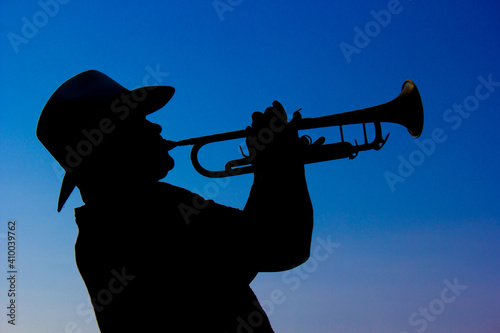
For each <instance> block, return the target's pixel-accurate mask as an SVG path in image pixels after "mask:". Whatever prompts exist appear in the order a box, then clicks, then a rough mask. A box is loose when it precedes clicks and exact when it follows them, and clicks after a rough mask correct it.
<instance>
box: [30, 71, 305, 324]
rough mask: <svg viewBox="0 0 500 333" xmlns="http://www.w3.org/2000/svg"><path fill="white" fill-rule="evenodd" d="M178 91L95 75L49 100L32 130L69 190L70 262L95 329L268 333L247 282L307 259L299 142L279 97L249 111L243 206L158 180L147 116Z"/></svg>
mask: <svg viewBox="0 0 500 333" xmlns="http://www.w3.org/2000/svg"><path fill="white" fill-rule="evenodd" d="M173 93H174V89H173V88H172V87H166V86H156V87H144V88H141V89H135V90H132V91H129V90H127V89H125V88H123V87H122V86H121V85H119V84H118V83H116V82H115V81H113V80H112V79H110V78H109V77H107V76H106V75H104V74H102V73H100V72H98V71H94V70H91V71H86V72H83V73H81V74H79V75H77V76H75V77H73V78H71V79H70V80H68V81H66V82H65V83H64V84H63V85H61V87H59V88H58V89H57V90H56V92H55V93H54V94H53V95H52V96H51V98H50V99H49V101H48V102H47V104H46V106H45V107H44V109H43V111H42V114H41V116H40V119H39V123H38V128H37V136H38V138H39V139H40V141H41V142H42V143H43V145H44V146H45V147H46V148H47V149H48V151H49V152H50V153H51V154H52V155H53V156H54V157H55V158H56V159H57V161H58V162H59V163H60V164H61V165H62V166H63V167H64V169H65V170H66V175H65V177H64V181H63V185H62V187H61V194H60V197H59V206H58V210H60V209H61V208H62V206H63V204H64V202H65V201H66V199H67V198H68V196H69V195H70V193H71V191H72V190H73V188H74V187H75V186H77V187H78V189H79V190H80V194H81V196H82V199H83V201H84V202H85V205H84V206H82V207H79V208H77V209H76V210H75V216H76V223H77V225H78V229H79V234H78V239H77V242H76V245H75V251H76V262H77V265H78V269H79V271H80V273H81V275H82V277H83V280H84V282H85V285H86V287H87V289H88V292H89V295H90V298H91V300H92V305H93V307H94V312H95V315H96V319H97V322H98V325H99V328H100V330H101V332H103V333H107V332H156V331H165V332H170V331H178V332H272V329H271V325H270V323H269V321H268V318H267V316H266V314H265V313H264V311H263V310H262V308H261V306H260V305H259V302H258V301H257V299H256V297H255V295H254V294H253V292H252V290H251V289H250V287H249V284H250V282H251V281H252V280H253V278H254V277H255V276H256V275H257V273H258V272H274V271H282V270H287V269H291V268H293V267H295V266H298V265H300V264H302V263H303V262H304V261H305V260H307V258H308V256H309V249H310V241H311V232H312V223H313V219H312V205H311V202H310V199H309V194H308V191H307V185H306V180H305V175H304V166H303V164H302V163H301V162H300V151H301V150H302V141H301V140H299V138H298V136H297V131H296V130H294V128H293V120H292V121H291V122H290V123H287V122H286V120H285V119H286V113H285V111H284V109H283V107H282V106H281V104H279V103H278V102H274V103H273V107H269V108H267V109H266V111H265V112H264V113H260V112H255V113H254V114H253V115H252V126H251V127H248V129H247V130H248V139H247V146H248V149H249V151H251V153H252V154H251V161H252V164H253V165H254V167H255V176H254V183H253V186H252V188H251V191H250V195H249V198H248V201H247V203H246V205H245V208H244V209H243V210H239V209H235V208H230V207H226V206H222V205H219V204H217V203H215V202H213V201H211V200H204V199H203V198H201V197H200V196H198V195H196V194H194V193H191V192H189V191H187V190H184V189H181V188H179V187H176V186H173V185H170V184H167V183H163V182H159V180H160V179H163V178H164V177H165V176H166V175H167V173H168V171H169V170H171V169H172V168H173V166H174V161H173V159H172V158H171V157H170V156H169V154H168V151H169V149H170V148H171V147H172V146H171V145H170V144H169V142H168V141H166V140H164V139H163V138H162V137H161V136H160V133H161V130H162V129H161V127H160V126H159V125H157V124H154V123H152V122H150V121H148V120H147V119H146V116H147V115H148V114H150V113H152V112H154V111H156V110H158V109H160V108H161V107H163V106H164V105H165V104H166V103H167V102H168V100H169V99H170V98H171V97H172V95H173Z"/></svg>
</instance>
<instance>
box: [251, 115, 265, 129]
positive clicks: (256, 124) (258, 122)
mask: <svg viewBox="0 0 500 333" xmlns="http://www.w3.org/2000/svg"><path fill="white" fill-rule="evenodd" d="M265 118H266V117H265V116H264V114H263V113H262V112H260V111H255V112H254V113H252V127H253V128H261V127H263V126H264V123H265Z"/></svg>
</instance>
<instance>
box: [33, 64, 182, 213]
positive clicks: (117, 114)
mask: <svg viewBox="0 0 500 333" xmlns="http://www.w3.org/2000/svg"><path fill="white" fill-rule="evenodd" d="M174 92H175V89H174V88H173V87H170V86H148V87H142V88H138V89H134V90H128V89H126V88H124V87H123V86H122V85H120V84H119V83H117V82H116V81H114V80H113V79H111V78H110V77H108V76H107V75H105V74H103V73H101V72H99V71H96V70H88V71H85V72H83V73H80V74H78V75H76V76H74V77H72V78H71V79H69V80H68V81H66V82H64V83H63V84H62V85H61V86H60V87H59V88H57V90H56V91H55V92H54V93H53V94H52V96H51V97H50V98H49V100H48V101H47V103H46V104H45V106H44V108H43V110H42V113H41V115H40V119H39V120H38V125H37V129H36V135H37V137H38V140H40V142H41V143H42V144H43V145H44V146H45V148H46V149H47V150H48V151H49V153H50V154H51V155H52V156H53V157H54V158H55V159H56V160H57V162H58V163H59V164H60V165H61V166H62V167H63V169H64V170H65V171H66V173H65V175H64V178H63V182H62V185H61V191H60V193H59V202H58V205H57V211H58V212H59V211H61V209H62V207H63V205H64V203H65V202H66V200H67V199H68V197H69V196H70V194H71V192H72V191H73V189H74V188H75V181H74V179H75V176H77V175H78V172H79V170H81V165H82V164H85V163H86V161H88V160H89V158H90V157H91V156H92V152H93V151H96V150H99V148H100V146H101V144H102V143H103V142H106V136H109V135H111V133H112V132H114V131H115V130H116V128H118V127H121V126H123V124H124V123H126V122H130V121H133V119H135V115H143V116H146V115H148V114H150V113H153V112H155V111H156V110H158V109H160V108H162V107H163V106H164V105H165V104H167V102H168V101H169V100H170V98H172V96H173V94H174Z"/></svg>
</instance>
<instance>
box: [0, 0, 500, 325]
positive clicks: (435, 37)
mask: <svg viewBox="0 0 500 333" xmlns="http://www.w3.org/2000/svg"><path fill="white" fill-rule="evenodd" d="M55 4H57V5H55ZM214 4H215V5H214ZM216 5H217V6H216ZM499 12H500V4H499V3H497V2H494V1H489V2H483V3H480V2H477V1H472V0H470V1H464V0H459V1H429V0H427V1H425V0H418V1H416V0H413V1H411V0H401V1H400V2H398V1H394V0H392V1H370V2H368V1H364V2H362V1H326V0H319V1H312V2H311V1H284V0H279V1H272V2H270V1H259V0H252V1H249V0H238V1H236V0H232V1H229V0H220V1H216V2H214V1H194V2H193V1H182V2H181V1H147V2H146V1H76V0H71V1H68V0H65V1H62V0H60V1H59V2H55V0H41V1H39V2H37V1H30V2H23V3H21V2H15V1H4V2H2V4H1V5H0V15H1V27H2V30H1V35H2V36H1V58H0V73H1V83H2V86H1V89H0V98H1V101H2V111H1V113H0V269H1V273H0V305H1V307H0V308H1V309H2V310H0V331H1V332H51V333H52V332H53V333H61V332H81V333H91V332H97V331H98V330H97V326H96V324H95V320H94V318H93V316H91V315H90V314H89V309H90V307H89V303H88V296H87V293H86V289H85V286H84V284H83V281H82V279H81V277H80V275H79V272H78V270H77V268H76V265H75V259H74V249H73V246H74V243H75V239H76V237H77V233H78V230H77V228H76V226H75V223H74V212H73V209H74V208H75V207H78V206H80V205H82V202H81V199H80V196H79V193H78V192H77V191H75V193H73V195H72V196H71V197H70V199H69V200H68V202H67V203H66V205H65V207H64V209H63V210H62V212H61V213H57V212H56V204H57V197H58V193H59V188H60V183H61V168H60V167H59V166H58V165H57V163H55V161H54V159H53V158H52V157H51V156H50V154H49V153H48V152H47V151H46V150H45V149H44V147H43V146H42V145H41V144H40V143H39V142H38V140H37V138H36V137H35V128H36V124H37V121H38V117H39V115H40V112H41V110H42V108H43V106H44V104H45V102H46V101H47V100H48V98H49V97H50V95H51V94H52V93H53V92H54V91H55V89H56V88H57V87H58V86H59V85H60V84H62V83H63V82H64V81H65V80H67V79H68V78H70V77H71V76H73V75H76V74H78V73H80V72H82V71H84V70H87V69H97V70H100V71H102V72H104V73H106V74H107V75H109V76H111V77H112V78H114V79H115V80H116V81H118V82H119V83H121V84H122V85H124V86H125V87H127V88H129V89H132V88H136V87H139V86H142V85H143V83H144V82H145V80H146V81H148V80H149V81H148V82H149V84H163V85H172V86H174V87H175V88H176V94H175V96H174V97H173V99H172V100H171V101H170V102H169V103H168V105H167V106H166V107H164V108H163V109H162V110H160V111H159V112H157V113H155V114H153V115H151V116H150V117H149V118H150V119H151V120H152V121H155V122H158V123H159V124H160V125H161V126H162V127H163V136H164V137H165V138H168V139H171V140H180V139H185V138H189V137H196V136H201V135H208V134H214V133H220V132H225V131H232V130H239V129H243V128H244V127H245V126H247V125H249V124H250V122H251V118H250V116H251V113H252V112H253V111H255V110H264V109H265V108H266V107H267V106H269V105H271V103H272V101H273V100H275V99H276V100H279V101H281V102H282V103H283V105H284V106H285V108H286V109H287V110H288V111H294V110H296V109H298V108H302V115H303V116H304V117H316V116H323V115H328V114H333V113H338V112H345V111H351V110H356V109H359V108H364V107H368V106H373V105H377V104H381V103H385V102H387V101H389V100H391V99H393V98H394V97H396V96H397V94H398V93H399V90H400V87H401V85H402V83H403V82H404V81H405V80H406V79H412V80H413V81H415V83H416V84H417V86H418V88H419V90H420V93H421V95H422V99H423V104H424V109H425V126H424V131H423V133H422V136H421V137H420V139H419V140H414V139H412V138H411V137H410V136H409V135H408V133H407V131H406V129H405V128H403V127H401V126H399V125H394V124H387V125H386V126H383V130H384V132H388V131H390V132H391V135H390V137H389V140H388V142H387V144H386V146H385V147H384V148H383V149H382V150H380V151H378V152H375V151H370V152H361V153H360V154H359V156H358V157H357V158H355V159H354V160H338V161H333V162H326V163H321V164H315V165H308V166H307V167H306V172H307V179H308V184H309V190H310V193H311V197H312V200H313V204H314V211H315V228H314V235H313V243H312V250H313V251H312V257H311V259H310V260H309V261H308V262H307V263H306V264H305V265H304V266H302V267H300V268H297V269H295V270H293V271H289V272H285V273H272V274H271V273H266V274H260V275H259V276H258V277H257V278H256V279H255V280H254V282H253V283H252V287H253V289H254V291H255V292H256V294H257V295H258V298H259V299H260V301H261V302H262V303H263V305H264V308H265V309H266V310H267V311H268V314H269V317H270V320H271V322H272V324H273V327H274V329H275V330H276V332H292V333H294V332H297V333H298V332H342V333H344V332H345V333H355V332H384V333H386V332H387V333H389V332H396V333H400V332H429V333H432V332H443V333H444V332H483V333H493V332H499V331H500V316H498V313H499V312H500V285H499V283H498V281H500V265H499V264H500V242H499V240H500V221H499V218H500V209H499V206H500V205H499V204H498V198H499V187H498V185H499V184H498V165H499V163H498V162H499V155H498V147H499V145H500V139H499V136H498V120H499V118H500V117H499V116H498V105H499V102H500V66H499V65H498V58H499V55H500V47H499V45H500V40H499V36H500V35H499V31H500V23H499V21H498V13H499ZM388 13H389V14H390V16H389V15H387V14H388ZM346 50H348V51H346ZM152 73H154V75H153V74H152ZM402 112H403V110H402ZM352 127H353V128H352V129H351V128H349V129H346V136H347V137H348V138H349V139H350V140H353V139H354V138H357V139H358V141H360V140H361V136H359V134H360V133H361V132H360V131H361V130H360V128H359V127H356V126H352ZM303 134H309V135H311V136H312V137H313V138H316V137H317V136H319V135H325V136H326V137H327V139H328V141H329V142H334V141H335V140H337V139H338V137H339V134H338V129H337V128H330V129H323V130H315V131H310V132H308V133H305V132H304V133H303ZM355 134H358V135H357V136H355ZM238 144H241V142H232V143H230V144H226V145H221V146H220V147H224V148H218V147H215V148H213V149H212V150H209V149H207V151H206V152H204V153H203V154H202V155H203V156H205V157H206V163H207V165H208V166H214V168H217V166H220V165H222V164H221V163H222V161H223V159H224V158H225V157H224V156H223V154H220V155H219V154H218V153H217V151H219V150H225V151H227V152H228V153H231V154H227V155H225V156H230V158H238V157H239V153H238V152H239V149H238ZM172 156H173V157H174V159H175V160H176V167H175V169H174V170H173V171H172V172H171V173H170V174H169V175H168V176H167V177H166V179H165V181H166V182H170V183H172V184H175V185H179V186H182V187H184V188H187V189H189V190H191V191H196V192H198V193H200V194H202V195H203V196H205V197H208V198H212V199H214V200H215V201H217V202H219V203H222V204H226V205H229V206H234V207H239V208H243V206H244V204H245V201H246V198H247V195H248V192H249V187H250V185H251V182H252V177H251V176H248V175H247V176H240V177H233V178H230V179H223V180H217V181H214V180H212V179H208V178H205V177H203V176H200V175H198V174H197V173H196V171H195V170H194V169H193V167H192V166H191V163H190V160H189V148H187V147H186V148H177V149H176V150H174V151H172ZM218 156H221V157H220V158H219V157H218ZM124 181H126V179H124ZM10 219H15V220H16V221H17V230H16V232H17V235H18V243H17V247H18V258H17V260H18V270H19V274H18V275H19V276H18V286H17V288H18V293H19V294H18V295H19V296H18V299H17V304H18V312H17V314H18V317H17V321H16V323H17V325H16V326H15V327H13V326H11V325H8V324H7V319H6V316H5V313H6V311H7V310H6V304H7V301H8V297H7V291H6V290H7V284H6V279H5V276H6V275H7V273H6V271H7V268H6V263H7V254H6V247H7V245H6V240H5V238H4V237H5V234H6V233H7V223H8V221H9V220H10ZM152 232H154V225H153V224H151V223H148V222H147V221H138V225H137V235H138V241H137V244H138V245H139V246H140V244H141V242H147V241H148V236H149V235H150V234H151V233H152ZM2 237H3V238H2ZM158 265H164V263H163V262H161V261H159V262H158ZM166 270H167V271H168V272H170V273H169V274H176V268H175V267H166ZM207 274H208V273H207ZM202 281H203V273H200V282H202ZM156 287H157V286H144V292H145V293H154V290H155V288H156ZM151 306H164V307H165V312H166V314H165V320H168V309H169V307H170V306H171V304H169V303H168V300H158V303H155V304H138V305H137V315H138V316H142V317H144V320H147V314H148V307H151Z"/></svg>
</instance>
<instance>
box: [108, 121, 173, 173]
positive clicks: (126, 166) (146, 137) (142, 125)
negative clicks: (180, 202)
mask: <svg viewBox="0 0 500 333" xmlns="http://www.w3.org/2000/svg"><path fill="white" fill-rule="evenodd" d="M161 131H162V128H161V126H160V125H158V124H155V123H152V122H150V121H148V120H147V119H145V118H144V117H142V118H139V119H136V120H134V121H133V123H131V124H130V125H129V126H127V129H126V131H124V132H123V133H122V135H120V139H119V140H120V142H119V143H118V144H119V146H120V147H122V149H120V151H119V152H117V156H116V161H117V162H118V164H119V165H118V166H117V167H118V168H119V169H120V170H121V171H122V172H123V173H125V174H126V175H127V176H126V177H132V178H134V179H141V178H144V179H145V180H152V181H157V180H160V179H162V178H164V177H165V176H166V175H167V173H168V171H170V170H172V168H173V167H174V160H173V159H172V157H171V156H170V155H169V154H168V151H169V148H170V147H171V146H170V145H169V144H168V142H167V141H166V140H165V139H163V138H162V137H161V135H160V133H161Z"/></svg>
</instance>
